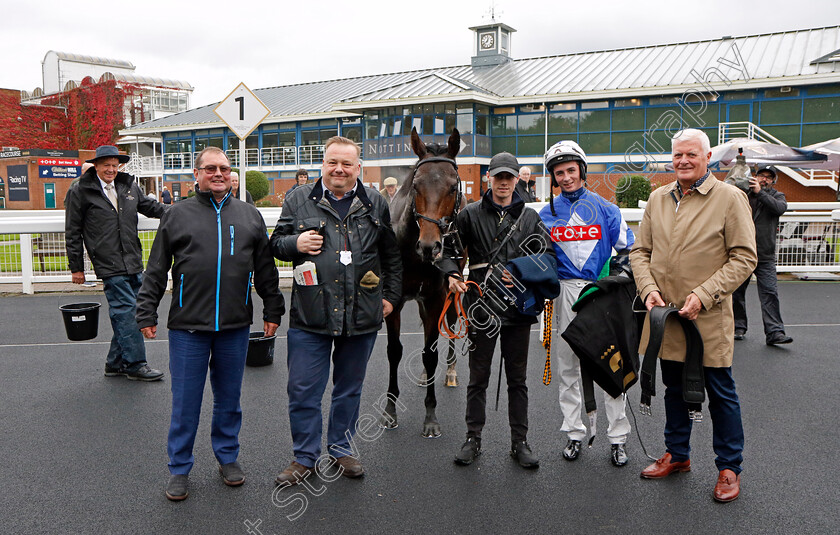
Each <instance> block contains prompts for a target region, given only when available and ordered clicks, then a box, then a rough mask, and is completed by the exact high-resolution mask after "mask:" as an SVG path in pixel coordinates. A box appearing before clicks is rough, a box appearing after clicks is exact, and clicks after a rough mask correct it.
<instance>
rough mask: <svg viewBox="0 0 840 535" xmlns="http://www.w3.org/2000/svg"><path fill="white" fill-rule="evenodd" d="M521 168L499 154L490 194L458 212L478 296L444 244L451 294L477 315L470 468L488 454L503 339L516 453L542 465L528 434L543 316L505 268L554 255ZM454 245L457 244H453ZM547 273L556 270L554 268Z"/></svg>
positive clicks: (473, 321) (465, 450) (463, 455)
mask: <svg viewBox="0 0 840 535" xmlns="http://www.w3.org/2000/svg"><path fill="white" fill-rule="evenodd" d="M518 176H519V163H518V162H517V161H516V158H515V157H514V156H513V155H512V154H510V153H507V152H502V153H500V154H497V155H495V156H493V158H492V159H491V160H490V167H489V169H488V171H487V181H488V185H489V186H490V189H489V190H488V191H487V192H486V193H485V194H484V195H483V197H482V199H481V201H480V202H475V203H472V204H469V205H467V207H466V208H465V209H464V210H462V211H461V212H460V213H458V218H457V220H456V221H457V226H458V235H459V236H460V239H461V243H462V244H463V246H464V247H466V248H467V249H468V250H469V259H470V266H469V268H470V274H469V280H470V281H472V282H474V283H476V284H478V285H480V286H481V287H482V288H483V290H484V294H483V296H482V297H481V298H479V297H478V291H477V290H476V289H475V288H473V289H471V290H469V292H468V291H467V290H468V289H469V288H468V285H467V284H466V283H465V282H464V279H463V277H462V276H461V273H460V272H459V269H458V264H457V261H456V258H457V257H458V256H460V255H461V254H463V251H457V250H455V249H454V247H452V246H451V245H447V246H445V247H444V251H443V259H442V260H441V261H440V263H439V264H438V268H439V269H440V270H441V271H443V272H444V273H446V274H447V275H449V289H450V290H451V291H452V292H457V293H459V294H463V293H466V296H465V303H466V305H465V307H464V308H465V310H467V316H468V317H469V331H468V336H469V340H470V382H469V385H468V386H467V413H466V423H467V440H466V442H464V445H463V446H461V450H460V451H459V452H458V453H457V455H456V456H455V463H457V464H459V465H462V466H464V465H469V464H472V463H473V461H475V460H476V458H477V457H478V456H479V454H480V453H481V431H482V429H483V428H484V422H485V406H486V399H487V386H488V384H489V381H490V368H491V364H492V363H493V353H494V351H495V348H496V339H497V338H499V339H500V340H501V358H502V361H503V363H504V366H505V377H506V378H507V384H508V421H509V424H510V435H511V448H510V455H511V457H513V458H514V459H515V460H516V461H517V462H518V463H519V465H520V466H522V467H523V468H537V467H538V466H539V464H540V462H539V459H538V458H537V456H536V455H535V454H534V453H533V451H531V447H530V446H529V445H528V442H527V434H528V386H527V384H526V375H527V370H528V340H529V337H530V334H531V325H533V324H534V323H536V321H537V318H536V316H533V315H527V314H522V313H520V312H519V310H518V309H517V307H516V305H515V303H514V302H512V301H511V300H510V299H508V297H509V294H508V293H507V292H505V290H504V289H502V288H501V287H500V286H505V287H507V288H508V289H510V288H511V287H512V286H513V280H512V277H511V275H510V273H509V272H508V271H507V269H505V266H506V265H507V263H508V262H509V261H511V260H513V259H515V258H519V257H522V256H526V255H529V254H539V253H545V252H546V251H549V244H548V237H547V234H546V232H545V231H544V230H542V229H541V226H540V218H539V216H538V215H537V212H535V211H534V210H532V209H530V208H528V207H526V206H525V203H524V201H523V199H522V198H521V197H520V196H519V194H518V193H516V192H515V187H516V181H517V180H518ZM446 243H447V244H449V243H450V242H446ZM546 269H552V270H553V269H554V267H553V266H552V267H551V268H548V267H546Z"/></svg>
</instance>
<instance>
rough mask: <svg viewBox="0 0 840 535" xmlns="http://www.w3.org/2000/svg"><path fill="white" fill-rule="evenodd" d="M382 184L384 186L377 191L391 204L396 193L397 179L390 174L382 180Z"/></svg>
mask: <svg viewBox="0 0 840 535" xmlns="http://www.w3.org/2000/svg"><path fill="white" fill-rule="evenodd" d="M382 185H383V186H384V187H383V188H382V189H381V190H379V193H380V194H382V196H383V197H385V200H386V201H388V204H391V201H393V200H394V195H396V194H397V179H396V178H394V177H392V176H389V177H388V178H386V179H385V180H384V181H383V182H382Z"/></svg>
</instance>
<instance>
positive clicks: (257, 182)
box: [231, 167, 269, 203]
mask: <svg viewBox="0 0 840 535" xmlns="http://www.w3.org/2000/svg"><path fill="white" fill-rule="evenodd" d="M231 171H234V172H235V173H236V174H238V175H240V176H242V174H241V173H240V172H239V168H238V167H232V168H231ZM240 183H241V181H240ZM268 187H269V186H268V177H266V176H265V173H263V172H262V171H248V172H247V173H246V174H245V189H246V190H248V193H250V194H251V197H252V198H253V199H254V202H255V203H256V202H257V201H258V200H260V199H262V198H263V197H265V196H266V195H268Z"/></svg>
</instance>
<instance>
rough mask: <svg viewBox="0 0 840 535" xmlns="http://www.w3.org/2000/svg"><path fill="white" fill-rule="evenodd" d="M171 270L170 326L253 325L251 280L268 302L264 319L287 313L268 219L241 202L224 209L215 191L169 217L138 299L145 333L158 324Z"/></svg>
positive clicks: (225, 203)
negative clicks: (159, 307) (273, 253)
mask: <svg viewBox="0 0 840 535" xmlns="http://www.w3.org/2000/svg"><path fill="white" fill-rule="evenodd" d="M173 259H174V264H173ZM170 267H171V268H172V304H171V305H170V307H169V321H168V322H167V326H168V327H169V328H170V329H195V330H198V331H219V330H224V329H235V328H238V327H244V326H246V325H250V324H251V321H252V318H253V303H252V300H251V276H252V275H253V277H254V287H255V288H256V289H257V293H258V294H259V295H260V297H262V299H263V319H265V320H266V321H270V322H272V323H277V324H279V323H280V319H281V317H282V316H283V313H284V312H285V303H284V301H283V295H282V294H281V293H280V291H279V289H278V277H277V268H276V267H275V265H274V258H273V257H272V256H271V252H270V251H269V247H268V232H267V231H266V228H265V222H264V221H263V218H262V216H261V215H260V213H259V211H257V209H256V208H254V207H253V206H251V205H249V204H246V203H244V202H242V201H240V200H239V199H235V198H233V197H227V198H226V199H224V200H223V201H222V203H221V206H220V207H219V206H218V205H217V204H216V203H215V201H214V200H213V196H212V194H211V193H209V192H198V193H197V194H196V195H195V196H194V197H191V198H189V199H185V200H183V201H181V202H179V203H177V204H175V205H173V206H172V208H170V209H169V211H168V212H167V213H166V214H165V215H164V216H163V218H162V219H161V222H160V227H159V228H158V232H157V236H155V242H154V244H153V245H152V252H151V254H150V255H149V263H148V266H147V268H146V275H145V277H144V279H143V286H142V287H141V288H140V293H139V295H138V296H137V324H138V325H139V326H140V327H141V328H142V327H148V326H151V325H157V323H158V317H157V307H158V303H160V300H161V298H162V297H163V293H164V291H165V290H166V274H167V273H168V272H169V269H170Z"/></svg>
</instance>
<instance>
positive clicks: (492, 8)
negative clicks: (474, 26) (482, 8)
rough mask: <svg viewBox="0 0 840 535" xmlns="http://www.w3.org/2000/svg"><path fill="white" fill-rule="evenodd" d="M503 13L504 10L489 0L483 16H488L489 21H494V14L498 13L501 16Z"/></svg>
mask: <svg viewBox="0 0 840 535" xmlns="http://www.w3.org/2000/svg"><path fill="white" fill-rule="evenodd" d="M503 13H504V12H503V11H502V10H500V9H499V8H498V7H497V6H496V2H495V1H491V2H490V7H489V8H487V12H486V13H485V15H484V16H485V18H489V19H490V22H496V16H497V15H498V16H499V17H501V16H502V14H503Z"/></svg>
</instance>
